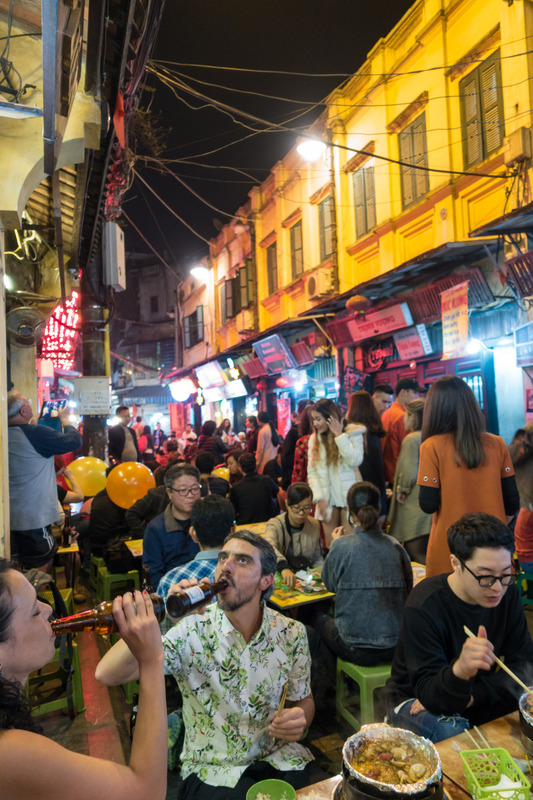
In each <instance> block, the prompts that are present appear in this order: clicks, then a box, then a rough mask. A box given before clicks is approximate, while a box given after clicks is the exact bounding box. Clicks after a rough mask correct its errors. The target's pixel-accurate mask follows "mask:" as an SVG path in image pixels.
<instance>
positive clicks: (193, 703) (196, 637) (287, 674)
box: [163, 604, 313, 788]
mask: <svg viewBox="0 0 533 800" xmlns="http://www.w3.org/2000/svg"><path fill="white" fill-rule="evenodd" d="M163 646H164V650H165V672H166V674H171V675H174V677H175V678H176V681H177V682H178V685H179V688H180V690H181V693H182V695H183V721H184V724H185V743H184V746H183V751H182V754H181V761H182V769H181V777H182V778H183V779H184V780H185V778H187V776H188V775H190V774H191V773H195V774H196V775H197V776H198V778H199V779H200V780H201V781H203V782H204V783H207V784H209V785H211V786H228V787H231V788H233V787H234V786H235V785H236V784H237V782H238V780H239V778H240V777H241V775H242V774H243V772H244V771H245V769H246V768H247V767H248V766H250V764H252V763H253V762H255V761H261V760H264V761H267V762H268V763H269V764H272V766H273V767H275V768H276V769H279V770H282V771H286V770H299V769H303V768H304V767H305V765H306V764H307V763H308V762H309V761H311V760H312V758H313V757H312V755H311V753H310V752H309V751H308V750H307V749H306V748H305V747H303V745H301V744H298V743H297V742H286V741H283V740H280V739H277V740H273V739H272V738H271V737H270V736H269V735H268V730H267V726H268V725H269V724H270V722H271V721H272V719H273V718H274V715H275V713H276V711H277V708H278V705H279V703H280V700H281V696H282V694H283V688H284V686H285V683H286V682H288V683H289V688H288V692H287V700H293V701H298V700H303V698H304V697H307V695H308V694H309V693H310V691H311V681H310V665H311V657H310V654H309V645H308V642H307V634H306V632H305V628H304V626H303V625H302V624H301V623H300V622H297V621H296V620H293V619H289V618H287V617H284V616H283V615H282V614H279V613H278V612H277V611H273V610H272V609H269V608H267V607H266V606H263V620H262V623H261V627H260V628H259V630H258V631H257V633H256V634H255V635H254V636H253V637H252V638H251V640H250V641H249V642H248V643H246V642H245V640H244V637H243V636H242V635H241V634H240V633H239V632H238V631H237V630H235V628H234V627H233V625H232V624H231V623H230V621H229V620H228V618H227V617H226V615H225V614H224V612H223V611H221V610H220V609H219V607H218V605H216V604H213V605H211V606H209V607H208V608H207V610H206V612H205V614H204V615H200V614H194V615H192V616H190V617H187V618H185V619H184V620H182V621H181V622H178V623H177V624H176V625H175V626H174V627H173V628H172V629H171V630H170V631H169V632H168V633H167V634H166V635H165V636H164V637H163Z"/></svg>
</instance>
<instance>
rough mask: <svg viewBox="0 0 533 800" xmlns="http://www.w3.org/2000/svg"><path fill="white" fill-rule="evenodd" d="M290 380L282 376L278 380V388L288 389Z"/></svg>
mask: <svg viewBox="0 0 533 800" xmlns="http://www.w3.org/2000/svg"><path fill="white" fill-rule="evenodd" d="M290 383H291V382H290V380H288V378H284V377H283V375H280V376H279V378H276V386H278V387H279V388H280V389H286V388H287V386H290Z"/></svg>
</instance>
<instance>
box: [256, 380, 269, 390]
mask: <svg viewBox="0 0 533 800" xmlns="http://www.w3.org/2000/svg"><path fill="white" fill-rule="evenodd" d="M255 388H256V389H257V391H258V392H264V391H265V389H266V388H267V385H266V383H265V382H264V381H257V383H256V384H255Z"/></svg>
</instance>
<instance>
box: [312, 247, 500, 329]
mask: <svg viewBox="0 0 533 800" xmlns="http://www.w3.org/2000/svg"><path fill="white" fill-rule="evenodd" d="M486 248H488V249H489V251H490V252H491V253H495V252H496V248H497V241H496V240H495V239H475V240H472V241H464V242H446V243H445V244H442V245H440V246H439V247H435V248H433V249H432V250H426V251H425V252H424V253H421V254H420V255H418V256H415V258H411V259H409V261H404V262H403V264H400V266H398V267H395V268H394V269H391V270H389V271H388V272H385V273H383V275H379V276H378V277H377V278H372V280H369V281H365V282H364V283H358V284H357V285H356V286H353V287H352V288H351V289H348V291H347V292H343V294H340V295H337V296H336V297H333V298H328V299H326V300H324V301H323V302H322V303H319V304H318V305H316V306H314V307H313V313H315V314H319V313H320V312H323V313H325V312H331V311H340V310H341V309H344V308H345V307H346V301H347V300H348V299H349V298H350V297H353V296H355V295H357V294H361V295H363V296H364V297H367V298H368V299H369V300H373V301H376V300H378V301H379V300H389V299H391V298H393V297H399V296H400V295H402V294H407V293H408V292H412V291H413V290H414V289H417V288H419V287H420V282H421V278H423V280H424V283H425V284H429V283H432V282H433V281H436V280H439V279H441V278H443V277H445V275H447V274H449V273H450V272H453V270H454V269H456V268H457V267H465V266H467V265H468V264H473V263H474V262H476V261H479V260H480V259H482V258H486V257H487V250H486ZM302 316H304V315H302Z"/></svg>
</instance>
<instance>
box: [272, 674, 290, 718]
mask: <svg viewBox="0 0 533 800" xmlns="http://www.w3.org/2000/svg"><path fill="white" fill-rule="evenodd" d="M288 691H289V681H287V683H286V684H285V686H284V687H283V694H282V695H281V700H280V701H279V706H278V710H277V711H276V713H275V715H274V716H276V717H279V715H280V714H281V712H282V711H283V707H284V705H285V698H286V697H287V692H288Z"/></svg>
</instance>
